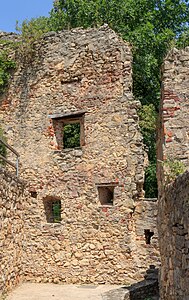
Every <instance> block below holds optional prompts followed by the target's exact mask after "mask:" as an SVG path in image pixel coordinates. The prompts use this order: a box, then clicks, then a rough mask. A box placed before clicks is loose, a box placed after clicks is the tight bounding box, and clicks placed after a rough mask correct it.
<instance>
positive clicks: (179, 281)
mask: <svg viewBox="0 0 189 300" xmlns="http://www.w3.org/2000/svg"><path fill="white" fill-rule="evenodd" d="M188 182H189V172H188V171H187V172H186V173H184V174H183V175H180V176H179V177H178V178H177V180H176V181H175V182H174V183H173V184H171V185H170V186H169V187H168V188H167V189H166V191H165V194H164V196H163V197H162V198H161V201H160V203H159V214H158V224H159V243H160V252H161V262H162V264H161V282H160V292H161V299H165V300H187V299H188V298H189V288H188V287H189V226H188V216H189V202H188V199H189V186H188Z"/></svg>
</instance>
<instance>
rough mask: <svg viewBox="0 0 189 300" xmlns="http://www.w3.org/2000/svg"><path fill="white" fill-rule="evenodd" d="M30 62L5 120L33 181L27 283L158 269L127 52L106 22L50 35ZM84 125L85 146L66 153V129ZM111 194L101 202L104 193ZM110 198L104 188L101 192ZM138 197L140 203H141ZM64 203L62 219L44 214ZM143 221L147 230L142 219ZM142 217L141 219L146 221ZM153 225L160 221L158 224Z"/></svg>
mask: <svg viewBox="0 0 189 300" xmlns="http://www.w3.org/2000/svg"><path fill="white" fill-rule="evenodd" d="M35 47H36V55H35V56H34V57H33V61H32V62H30V64H29V65H27V64H26V60H24V57H23V65H20V67H19V69H18V70H17V72H16V73H15V74H14V78H13V80H12V82H11V85H10V87H9V90H8V92H7V94H6V95H5V96H4V98H3V99H2V101H1V107H0V119H1V124H2V126H3V128H4V130H5V133H6V136H7V139H8V142H9V143H10V144H11V145H12V146H14V147H15V149H16V150H17V151H18V152H19V153H20V159H21V174H22V177H23V178H24V179H26V180H27V181H28V182H29V184H30V188H29V190H30V193H31V198H30V200H29V201H28V202H27V203H26V206H27V207H26V218H25V227H26V240H27V242H26V243H25V245H24V253H25V254H24V258H23V267H24V274H25V276H26V279H27V280H35V281H49V282H67V283H90V282H93V283H107V282H109V283H126V282H132V281H136V280H138V279H140V278H142V274H144V272H145V270H146V269H147V268H148V266H149V265H150V264H153V263H157V264H158V260H159V258H158V249H157V248H158V247H157V235H156V237H155V236H154V237H152V239H151V244H146V240H145V235H144V230H145V229H149V230H152V229H153V228H149V227H151V226H152V223H153V224H155V222H156V219H155V218H154V213H153V212H152V216H151V221H150V222H147V223H148V224H146V223H145V220H144V216H145V215H147V214H146V208H145V207H147V206H146V204H145V202H143V200H142V199H141V197H142V196H143V190H142V187H143V181H144V168H145V165H146V154H145V152H144V149H143V143H142V137H141V134H140V132H139V126H138V116H137V108H138V107H139V103H138V102H136V101H134V99H133V95H132V71H131V69H132V55H131V49H130V46H129V45H128V44H126V43H124V42H123V41H122V40H121V39H119V38H118V37H117V36H116V34H115V33H114V32H113V31H112V30H110V29H109V28H108V27H107V26H103V27H101V28H100V29H90V30H87V31H84V30H78V29H76V30H72V31H64V32H59V33H57V34H55V33H53V32H52V33H49V34H47V35H45V36H44V38H43V39H42V40H41V41H40V42H39V43H38V44H36V45H35ZM70 120H72V121H73V120H74V121H76V120H79V122H80V125H81V128H82V129H81V130H82V137H81V145H80V147H77V148H74V149H64V147H63V143H62V140H63V127H64V123H65V122H68V121H70ZM100 188H105V189H107V188H108V189H109V194H110V195H111V193H113V205H112V203H102V202H100V200H99V193H100V192H99V189H100ZM101 191H102V193H101V195H103V197H105V195H106V194H107V190H106V192H105V190H101ZM140 199H141V200H140ZM52 201H61V221H60V222H59V223H50V222H48V220H47V215H46V213H47V212H48V211H49V210H50V205H51V203H52ZM137 218H138V219H140V220H141V221H140V226H141V228H140V230H139V227H138V224H139V223H137V222H136V219H137ZM142 220H144V221H142ZM153 226H154V225H153Z"/></svg>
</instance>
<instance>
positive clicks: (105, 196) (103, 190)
mask: <svg viewBox="0 0 189 300" xmlns="http://www.w3.org/2000/svg"><path fill="white" fill-rule="evenodd" d="M114 188H115V186H98V196H99V200H100V203H101V205H113V200H114Z"/></svg>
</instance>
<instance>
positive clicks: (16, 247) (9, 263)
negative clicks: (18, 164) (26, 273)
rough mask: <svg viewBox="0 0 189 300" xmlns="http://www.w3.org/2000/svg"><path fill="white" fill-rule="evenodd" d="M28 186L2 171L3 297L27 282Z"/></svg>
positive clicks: (0, 288)
mask: <svg viewBox="0 0 189 300" xmlns="http://www.w3.org/2000/svg"><path fill="white" fill-rule="evenodd" d="M26 195H27V194H26V193H25V189H24V184H23V183H22V182H21V181H20V180H18V178H16V177H15V176H14V175H12V174H11V173H9V172H7V171H4V170H3V169H2V168H0V249H1V250H0V295H1V293H2V292H6V291H8V290H10V289H11V288H13V287H14V286H15V285H17V284H18V283H19V282H20V281H21V280H22V279H23V266H22V263H23V260H22V259H23V244H24V210H25V207H24V205H25V201H26V199H27V196H26Z"/></svg>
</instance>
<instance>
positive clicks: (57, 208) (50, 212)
mask: <svg viewBox="0 0 189 300" xmlns="http://www.w3.org/2000/svg"><path fill="white" fill-rule="evenodd" d="M44 207H45V214H46V220H47V222H48V223H60V221H61V201H60V200H53V199H45V200H44Z"/></svg>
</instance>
